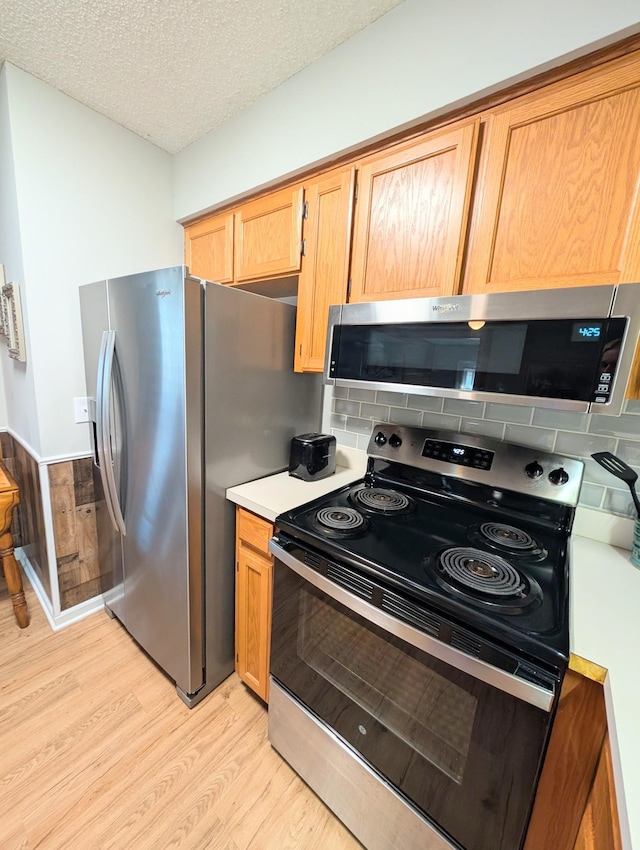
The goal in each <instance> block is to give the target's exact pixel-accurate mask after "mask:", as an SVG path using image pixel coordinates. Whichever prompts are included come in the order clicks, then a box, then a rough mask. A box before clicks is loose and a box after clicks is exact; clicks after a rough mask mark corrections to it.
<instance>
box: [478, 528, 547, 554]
mask: <svg viewBox="0 0 640 850" xmlns="http://www.w3.org/2000/svg"><path fill="white" fill-rule="evenodd" d="M469 539H470V540H471V541H472V542H473V543H480V544H484V545H486V544H488V545H489V546H491V547H493V548H495V549H497V550H498V551H502V552H507V553H508V554H509V555H512V556H517V557H526V558H533V559H536V560H538V559H541V558H544V557H546V554H547V552H546V549H544V547H542V546H540V544H539V543H538V542H537V540H534V539H533V537H532V536H531V535H530V534H528V533H527V532H526V531H523V530H522V529H521V528H516V527H515V526H513V525H506V524H504V523H501V522H483V523H482V525H479V526H474V527H473V528H471V529H470V530H469Z"/></svg>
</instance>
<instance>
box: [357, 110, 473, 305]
mask: <svg viewBox="0 0 640 850" xmlns="http://www.w3.org/2000/svg"><path fill="white" fill-rule="evenodd" d="M478 127H479V121H474V122H472V123H466V124H463V125H458V126H453V127H451V128H449V129H448V130H446V131H444V132H438V133H433V134H430V135H428V136H426V137H423V138H422V139H421V140H420V141H416V142H414V143H412V144H410V145H404V146H403V147H401V148H398V149H395V150H393V151H387V152H386V153H383V154H378V155H376V156H372V157H369V158H368V159H365V160H363V161H362V163H361V168H360V170H359V174H358V199H357V202H356V212H355V224H354V237H353V258H352V268H351V278H352V280H351V292H350V295H349V300H350V301H379V300H381V299H388V298H411V297H418V296H437V295H450V294H451V293H453V292H457V291H458V288H459V281H460V272H461V256H462V249H463V245H464V241H465V235H466V226H467V218H468V212H469V205H470V199H471V183H472V179H473V171H474V163H475V155H476V147H477V139H478Z"/></svg>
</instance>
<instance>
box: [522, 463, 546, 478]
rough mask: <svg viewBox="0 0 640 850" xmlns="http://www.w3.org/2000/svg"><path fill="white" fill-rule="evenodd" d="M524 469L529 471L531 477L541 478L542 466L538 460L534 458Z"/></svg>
mask: <svg viewBox="0 0 640 850" xmlns="http://www.w3.org/2000/svg"><path fill="white" fill-rule="evenodd" d="M524 471H525V472H526V473H527V475H528V476H529V478H540V476H541V475H542V467H541V466H540V464H539V463H538V461H537V460H532V461H531V463H528V464H527V465H526V466H525V468H524Z"/></svg>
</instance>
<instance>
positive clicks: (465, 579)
mask: <svg viewBox="0 0 640 850" xmlns="http://www.w3.org/2000/svg"><path fill="white" fill-rule="evenodd" d="M382 466H383V469H382V470H378V473H377V474H376V473H373V474H369V475H368V476H367V478H366V479H363V480H361V481H358V482H356V483H355V484H353V485H351V486H347V487H343V488H342V489H339V490H336V491H334V492H333V493H330V494H328V495H326V496H323V497H321V498H319V499H316V500H314V501H312V502H309V503H308V504H306V505H302V506H301V507H299V508H296V509H294V510H292V511H289V512H287V513H284V514H282V515H280V516H279V517H278V518H277V520H276V526H277V527H278V528H279V529H281V530H282V531H284V532H285V533H287V534H288V535H289V536H290V537H293V538H295V539H296V540H299V541H301V542H302V543H304V544H307V545H309V546H311V547H312V548H313V549H314V550H317V551H318V552H319V553H322V555H323V556H324V557H325V558H326V559H327V560H328V561H329V562H337V563H339V564H346V565H348V566H349V567H350V568H351V569H353V570H355V571H357V572H362V573H364V574H366V575H370V576H374V577H375V578H376V579H377V580H378V581H379V582H381V583H382V584H383V585H388V586H390V587H391V588H393V589H394V590H395V591H396V592H400V593H401V595H402V596H404V597H406V598H407V599H410V600H416V601H419V602H420V603H421V604H423V605H426V606H428V607H431V608H432V609H434V610H437V611H440V612H442V613H443V614H445V615H446V616H448V617H450V618H453V619H454V620H456V621H457V622H459V623H460V624H462V625H463V626H464V627H465V628H467V629H468V628H472V629H474V630H476V631H477V632H479V633H482V634H484V635H487V636H490V637H491V638H492V639H494V640H498V641H500V642H501V643H502V644H503V645H505V646H507V647H508V648H510V649H515V650H518V651H521V652H523V653H525V654H527V655H530V656H531V657H532V658H534V659H536V660H540V661H543V662H547V663H549V664H551V665H552V666H553V667H554V668H558V667H560V668H562V667H564V666H566V661H567V659H568V652H569V640H568V553H567V548H568V533H567V531H566V525H567V520H566V514H565V511H566V509H565V508H561V507H558V506H556V505H549V504H548V503H547V502H545V501H541V502H539V503H536V502H535V500H533V501H532V500H531V499H527V500H526V505H523V498H522V497H521V496H520V495H519V494H517V493H510V492H508V491H502V490H496V489H495V488H492V487H488V486H485V485H478V484H471V483H468V482H464V481H451V480H450V479H443V478H442V477H441V476H431V478H430V479H429V476H428V475H427V474H426V473H424V472H423V473H420V475H419V480H416V476H415V474H414V471H412V470H405V472H408V475H407V476H406V477H407V478H408V479H409V480H407V481H402V480H401V479H402V469H400V470H399V469H397V468H393V469H392V470H391V471H392V473H393V475H392V477H390V476H389V475H386V474H385V472H386V471H388V468H387V467H385V466H384V465H382ZM429 486H431V488H432V490H433V491H432V492H429ZM525 507H526V509H527V511H528V513H527V512H526V511H524V512H523V508H525Z"/></svg>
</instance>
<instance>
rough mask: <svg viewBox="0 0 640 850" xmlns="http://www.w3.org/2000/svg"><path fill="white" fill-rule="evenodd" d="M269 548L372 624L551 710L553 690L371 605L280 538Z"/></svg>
mask: <svg viewBox="0 0 640 850" xmlns="http://www.w3.org/2000/svg"><path fill="white" fill-rule="evenodd" d="M269 551H270V552H271V554H272V555H274V556H275V557H276V558H277V559H278V560H279V561H282V563H283V564H285V566H287V567H289V568H290V569H292V570H293V571H294V572H295V573H297V574H298V575H299V576H300V577H301V578H303V579H304V580H305V581H308V582H309V583H310V584H312V585H313V586H314V587H317V588H318V590H321V591H322V592H323V593H325V594H326V595H327V596H330V597H331V598H332V599H335V601H336V602H340V603H341V604H342V605H344V606H345V607H347V608H349V609H350V610H351V611H354V612H355V613H356V614H359V615H360V616H361V617H363V618H364V619H365V620H368V621H369V622H370V623H374V624H375V625H376V626H379V627H380V628H381V629H384V630H385V631H386V632H389V633H390V634H392V635H394V636H395V637H397V638H400V640H403V641H405V642H406V643H408V644H410V645H411V646H414V647H416V649H420V650H422V651H423V652H425V653H427V654H428V655H431V656H433V657H435V658H438V659H439V660H440V661H443V662H444V663H445V664H449V665H450V666H451V667H455V668H456V670H461V671H462V672H463V673H467V674H468V675H469V676H473V678H474V679H479V680H480V681H482V682H484V683H485V684H487V685H491V686H492V687H494V688H497V689H498V690H500V691H503V692H504V693H508V694H511V696H513V697H516V698H517V699H520V700H522V701H523V702H527V703H529V704H530V705H533V706H535V707H536V708H540V709H542V710H543V711H546V712H550V711H551V707H552V705H553V702H554V694H553V692H551V691H549V690H547V689H545V688H542V687H540V686H539V685H535V684H533V683H532V682H527V681H525V680H524V679H521V678H520V677H519V676H514V675H513V674H511V673H507V672H506V671H505V670H500V669H499V668H498V667H494V666H493V665H491V664H487V662H486V661H481V660H480V659H479V658H473V657H472V656H470V655H467V654H466V653H464V652H461V651H460V650H459V649H456V648H455V647H453V646H451V645H450V644H448V643H442V641H439V640H437V639H436V638H433V637H430V636H429V635H427V634H425V633H424V632H421V631H419V630H418V629H415V628H413V626H410V625H408V624H407V623H404V622H403V621H402V620H398V619H397V618H396V617H392V616H391V615H389V614H387V613H386V612H385V611H382V610H380V609H379V608H376V606H375V605H371V604H370V603H369V602H366V601H365V600H364V599H361V598H360V597H359V596H356V595H355V594H353V593H350V592H349V591H348V590H345V589H344V588H342V587H340V586H339V585H337V584H334V583H333V582H332V581H330V580H329V579H328V578H325V576H323V575H321V574H320V573H317V572H316V571H315V570H312V569H311V568H310V567H308V566H307V565H306V564H304V563H302V561H300V560H299V559H298V558H295V557H294V556H293V555H291V553H289V552H287V550H286V549H284V548H283V547H282V546H281V545H280V543H279V542H278V540H277V539H276V538H272V539H271V540H270V541H269Z"/></svg>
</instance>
